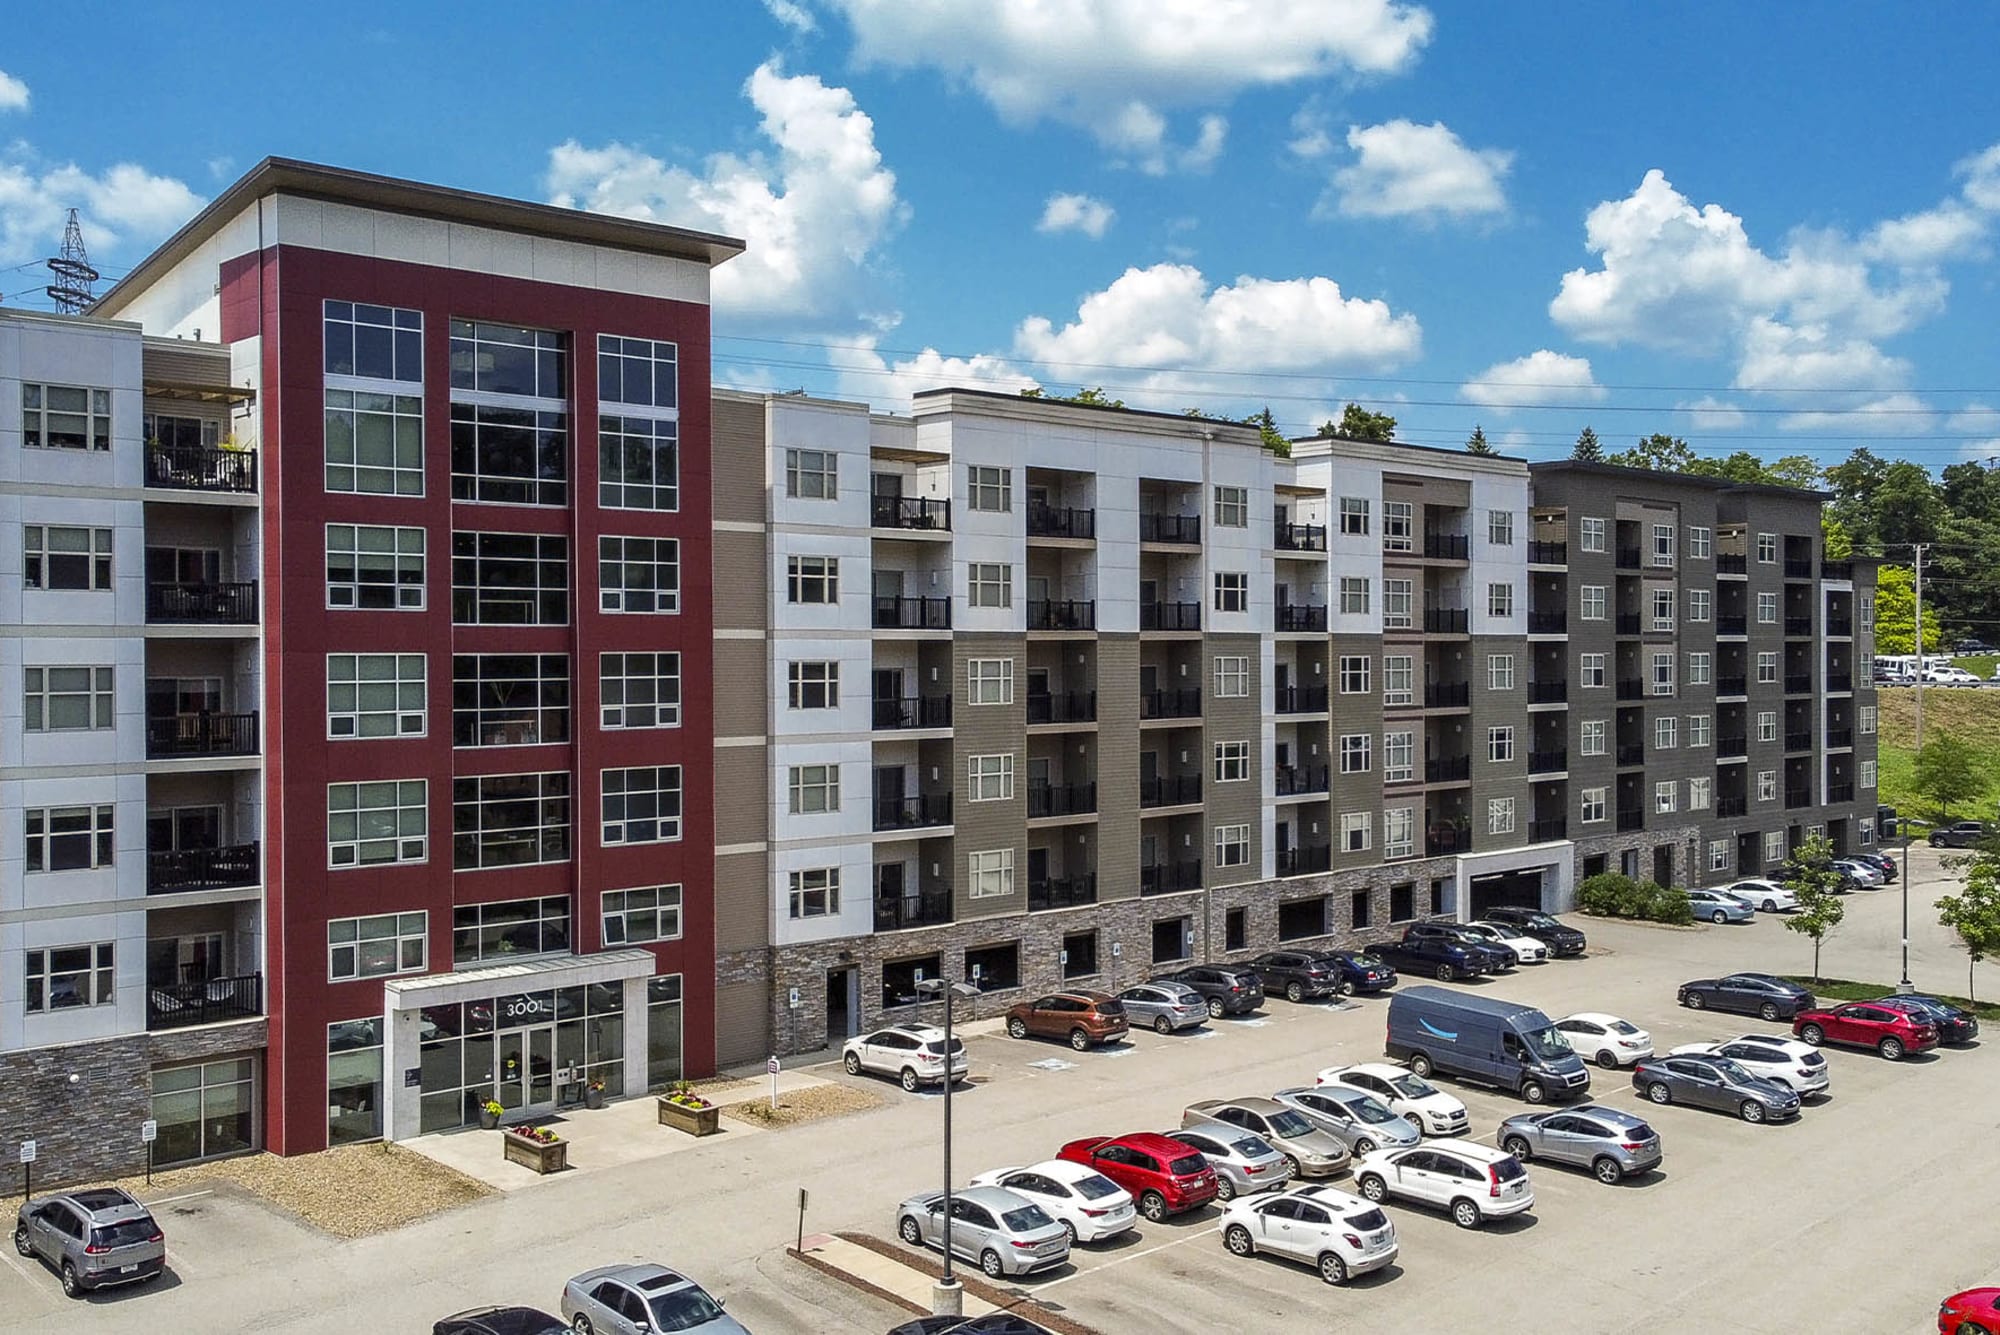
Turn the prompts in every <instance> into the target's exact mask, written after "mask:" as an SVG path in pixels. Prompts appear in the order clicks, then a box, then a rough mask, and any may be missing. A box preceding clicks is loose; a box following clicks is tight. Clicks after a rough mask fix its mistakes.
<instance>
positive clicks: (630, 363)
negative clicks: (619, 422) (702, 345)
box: [597, 334, 680, 409]
mask: <svg viewBox="0 0 2000 1335" xmlns="http://www.w3.org/2000/svg"><path fill="white" fill-rule="evenodd" d="M679 357H680V353H679V349H678V348H677V347H676V346H675V345H674V344H672V343H668V342H666V341H665V340H661V339H650V338H622V337H620V336H618V335H616V334H599V335H598V336H597V399H598V402H600V403H629V404H636V405H638V406H639V407H643V408H669V409H671V408H674V407H677V406H678V405H679V403H680V384H679V378H678V371H679Z"/></svg>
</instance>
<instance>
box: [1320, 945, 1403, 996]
mask: <svg viewBox="0 0 2000 1335" xmlns="http://www.w3.org/2000/svg"><path fill="white" fill-rule="evenodd" d="M1320 959H1321V960H1322V961H1323V962H1324V963H1325V964H1326V966H1327V967H1328V968H1330V969H1332V970H1333V971H1334V972H1336V973H1338V974H1339V975H1340V994H1341V995H1342V996H1353V995H1354V994H1355V993H1356V992H1381V991H1383V990H1385V989H1387V988H1391V987H1394V986H1395V985H1396V971H1395V970H1394V969H1392V968H1390V967H1389V961H1387V960H1384V959H1377V958H1376V957H1375V956H1374V955H1373V954H1371V953H1369V952H1367V951H1365V950H1329V951H1327V952H1326V954H1324V955H1321V956H1320Z"/></svg>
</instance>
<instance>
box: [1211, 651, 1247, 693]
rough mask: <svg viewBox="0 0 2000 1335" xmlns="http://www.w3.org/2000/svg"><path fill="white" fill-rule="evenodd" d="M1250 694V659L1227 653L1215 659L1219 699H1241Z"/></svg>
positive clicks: (1216, 690) (1216, 685)
mask: <svg viewBox="0 0 2000 1335" xmlns="http://www.w3.org/2000/svg"><path fill="white" fill-rule="evenodd" d="M1249 694H1250V660H1249V659H1248V658H1246V657H1243V656H1241V655H1237V654H1225V655H1221V656H1218V657H1217V658H1216V660H1215V695H1216V698H1217V699H1219V700H1241V699H1246V698H1248V696H1249Z"/></svg>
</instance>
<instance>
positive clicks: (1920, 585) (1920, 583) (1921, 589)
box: [1913, 542, 1930, 751]
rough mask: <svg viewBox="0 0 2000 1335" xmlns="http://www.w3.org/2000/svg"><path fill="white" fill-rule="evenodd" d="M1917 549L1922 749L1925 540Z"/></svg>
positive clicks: (1919, 743) (1919, 742)
mask: <svg viewBox="0 0 2000 1335" xmlns="http://www.w3.org/2000/svg"><path fill="white" fill-rule="evenodd" d="M1913 545H1914V546H1915V547H1916V549H1917V575H1916V585H1917V636H1916V648H1917V750H1919V751H1922V750H1923V749H1924V548H1926V547H1928V546H1930V544H1929V543H1927V542H1919V543H1915V544H1913Z"/></svg>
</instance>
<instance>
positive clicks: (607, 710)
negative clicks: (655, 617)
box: [598, 654, 680, 727]
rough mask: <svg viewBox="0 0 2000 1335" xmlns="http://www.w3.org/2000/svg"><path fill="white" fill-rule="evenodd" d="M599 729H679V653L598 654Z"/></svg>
mask: <svg viewBox="0 0 2000 1335" xmlns="http://www.w3.org/2000/svg"><path fill="white" fill-rule="evenodd" d="M598 695H600V699H598V711H600V725H602V727H680V654H600V656H598Z"/></svg>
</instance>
